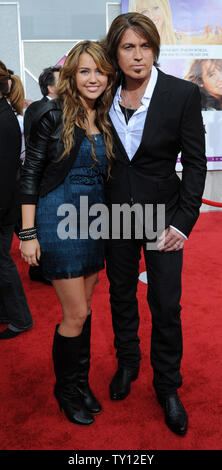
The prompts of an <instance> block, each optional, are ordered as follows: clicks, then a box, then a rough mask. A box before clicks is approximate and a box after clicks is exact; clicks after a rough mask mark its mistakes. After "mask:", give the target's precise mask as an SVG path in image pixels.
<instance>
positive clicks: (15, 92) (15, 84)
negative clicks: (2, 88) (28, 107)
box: [8, 75, 25, 115]
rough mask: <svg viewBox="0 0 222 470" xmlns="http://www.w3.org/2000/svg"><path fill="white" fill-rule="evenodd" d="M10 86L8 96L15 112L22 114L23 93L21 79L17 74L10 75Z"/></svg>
mask: <svg viewBox="0 0 222 470" xmlns="http://www.w3.org/2000/svg"><path fill="white" fill-rule="evenodd" d="M11 79H12V87H11V90H10V93H9V95H8V98H9V100H10V102H11V105H12V107H13V108H14V110H15V111H16V113H17V114H21V115H22V114H23V109H24V101H25V93H24V88H23V84H22V81H21V79H20V78H19V77H18V75H11Z"/></svg>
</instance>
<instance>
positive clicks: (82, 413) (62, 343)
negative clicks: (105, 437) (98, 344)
mask: <svg viewBox="0 0 222 470" xmlns="http://www.w3.org/2000/svg"><path fill="white" fill-rule="evenodd" d="M58 326H59V325H57V326H56V331H55V336H54V342H53V362H54V370H55V375H56V384H55V388H54V394H55V397H56V398H57V400H58V403H59V406H60V409H61V411H64V412H65V414H66V416H67V418H68V420H69V421H71V422H72V423H75V424H83V425H89V424H92V423H93V422H94V418H93V416H92V415H91V413H90V412H89V411H88V410H87V409H86V407H85V405H84V403H83V400H82V396H81V394H80V392H79V391H78V389H77V380H78V373H79V352H80V346H81V340H82V338H81V336H82V335H79V336H75V337H72V338H68V337H65V336H62V335H60V334H59V333H58Z"/></svg>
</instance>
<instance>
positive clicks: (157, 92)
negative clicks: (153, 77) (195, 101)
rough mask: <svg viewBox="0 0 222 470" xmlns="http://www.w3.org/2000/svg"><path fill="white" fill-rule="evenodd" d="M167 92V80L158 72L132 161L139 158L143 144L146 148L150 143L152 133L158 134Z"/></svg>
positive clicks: (164, 109)
mask: <svg viewBox="0 0 222 470" xmlns="http://www.w3.org/2000/svg"><path fill="white" fill-rule="evenodd" d="M167 92H168V90H167V80H166V78H165V74H164V73H163V72H161V71H160V70H158V79H157V83H156V86H155V89H154V92H153V95H152V98H151V101H150V105H149V108H148V110H147V114H146V119H145V124H144V128H143V134H142V139H141V142H140V146H139V147H138V149H137V151H136V153H135V155H134V156H133V158H132V161H134V160H136V159H137V158H138V157H139V155H140V153H141V151H142V150H143V143H146V148H147V147H148V146H149V142H151V141H152V136H153V133H155V132H158V129H159V128H160V122H161V121H162V120H163V118H164V115H165V111H166V99H167Z"/></svg>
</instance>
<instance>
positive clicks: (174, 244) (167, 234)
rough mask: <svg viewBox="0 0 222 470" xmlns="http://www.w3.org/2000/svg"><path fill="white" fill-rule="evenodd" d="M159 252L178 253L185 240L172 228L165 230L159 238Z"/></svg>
mask: <svg viewBox="0 0 222 470" xmlns="http://www.w3.org/2000/svg"><path fill="white" fill-rule="evenodd" d="M159 240H160V242H159V243H158V245H157V248H158V250H159V251H179V250H182V248H183V247H184V243H185V241H186V239H185V238H184V237H183V235H181V234H180V233H179V232H177V231H176V230H174V229H173V228H172V227H168V228H166V229H165V230H164V231H163V233H162V234H161V236H160V238H159Z"/></svg>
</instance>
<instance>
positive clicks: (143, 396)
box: [0, 212, 222, 450]
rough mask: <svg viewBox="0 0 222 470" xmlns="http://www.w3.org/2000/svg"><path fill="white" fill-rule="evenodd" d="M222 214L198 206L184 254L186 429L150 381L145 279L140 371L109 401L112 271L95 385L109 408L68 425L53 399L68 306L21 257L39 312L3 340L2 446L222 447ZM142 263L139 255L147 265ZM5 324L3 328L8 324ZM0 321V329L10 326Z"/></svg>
mask: <svg viewBox="0 0 222 470" xmlns="http://www.w3.org/2000/svg"><path fill="white" fill-rule="evenodd" d="M221 240H222V213H221V212H209V213H203V214H201V216H200V218H199V220H198V222H197V224H196V226H195V228H194V230H193V233H192V235H191V237H190V240H189V241H188V242H187V244H186V247H185V253H184V270H183V295H182V306H183V309H182V322H183V332H184V356H183V361H182V375H183V383H184V384H183V386H182V388H181V390H180V397H181V399H182V401H183V403H184V405H185V407H186V409H187V411H188V414H189V429H188V432H187V435H186V436H185V437H180V436H176V435H174V434H173V433H172V432H171V431H169V430H168V428H167V427H166V425H165V423H164V418H163V411H162V409H161V408H160V406H159V405H158V403H157V401H156V398H155V395H154V391H153V388H152V370H151V366H150V361H149V346H150V327H151V324H150V313H149V310H148V307H147V304H146V284H143V283H142V282H139V287H138V298H139V307H140V314H141V321H140V338H141V349H142V361H141V372H140V375H139V378H138V379H137V381H136V382H134V383H133V384H132V389H131V390H132V391H131V394H130V396H129V397H128V398H127V399H126V400H124V401H122V402H117V403H115V402H111V401H110V399H109V393H108V385H109V382H110V380H111V378H112V375H113V373H114V371H115V369H116V359H115V353H114V349H113V334H112V325H111V315H110V307H109V296H108V283H107V279H106V274H105V271H102V272H101V273H100V280H99V283H98V284H97V285H96V291H95V295H94V299H93V313H94V320H93V338H92V356H93V357H92V368H91V384H92V388H93V390H94V392H95V394H96V395H97V396H98V398H99V399H100V401H101V403H102V406H103V412H102V414H101V415H99V416H97V417H96V421H95V423H94V424H93V425H92V426H90V427H87V428H85V427H80V426H76V425H73V424H71V423H69V422H68V421H67V420H66V418H65V416H64V414H61V413H60V412H59V409H58V406H57V403H56V401H55V399H54V397H53V394H52V390H53V384H54V374H53V367H52V362H51V344H52V337H53V333H54V327H55V324H56V323H58V322H59V321H60V318H61V312H60V307H59V305H58V302H57V298H56V296H55V294H54V291H53V288H52V287H50V286H44V285H42V284H40V283H34V282H31V281H30V280H29V278H28V274H27V272H28V269H27V265H25V264H24V263H23V262H21V260H20V254H19V252H18V241H17V238H15V240H14V244H13V250H12V253H13V257H14V259H15V261H16V263H17V266H18V269H19V271H20V274H21V278H22V281H23V284H24V288H25V291H26V294H27V298H28V301H29V305H30V308H31V311H32V315H33V319H34V327H33V329H32V330H30V332H28V333H25V334H22V335H20V336H18V337H17V338H15V339H13V340H8V341H1V342H0V357H1V374H0V406H1V410H0V417H1V429H0V448H1V449H2V450H6V449H7V450H12V449H15V450H22V449H25V450H40V449H43V450H53V449H54V450H63V449H64V450H66V449H67V450H68V449H75V450H102V449H106V450H121V449H124V450H143V449H144V450H145V449H152V450H162V449H165V450H171V449H172V450H176V449H177V450H192V449H193V450H203V449H205V450H213V449H214V450H217V449H221V447H222V433H221V429H222V348H221V344H222V311H221V309H222V307H221V305H222V242H221ZM142 271H144V262H143V260H142V261H141V272H142ZM4 327H5V326H4ZM4 327H3V325H2V326H1V330H2V329H3V328H4Z"/></svg>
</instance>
